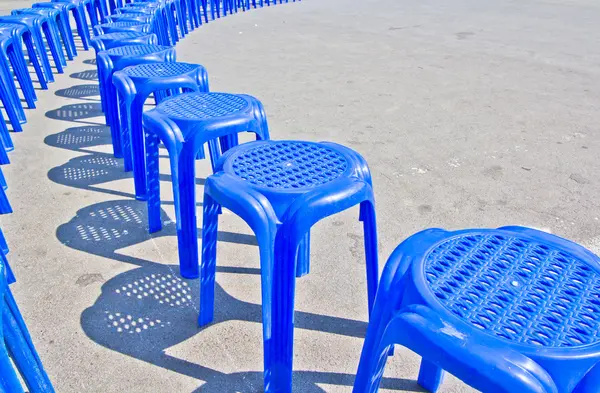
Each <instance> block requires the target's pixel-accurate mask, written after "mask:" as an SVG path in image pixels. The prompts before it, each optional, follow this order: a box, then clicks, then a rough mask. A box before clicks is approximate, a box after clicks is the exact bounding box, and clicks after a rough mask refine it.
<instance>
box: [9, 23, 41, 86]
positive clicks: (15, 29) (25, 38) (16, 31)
mask: <svg viewBox="0 0 600 393" xmlns="http://www.w3.org/2000/svg"><path fill="white" fill-rule="evenodd" d="M0 34H4V35H10V36H12V37H13V40H15V41H16V42H17V46H18V47H20V48H22V47H23V43H24V44H25V47H26V49H27V55H28V56H29V62H30V63H31V64H32V65H33V68H34V70H35V73H36V75H37V77H38V80H39V83H40V86H41V87H42V89H44V90H47V89H48V84H47V82H48V80H47V79H46V76H45V75H44V71H43V70H42V66H41V64H40V60H39V59H38V53H37V52H36V51H37V48H36V47H35V46H34V44H33V36H32V33H31V30H29V28H28V27H27V26H26V25H23V24H18V23H0Z"/></svg>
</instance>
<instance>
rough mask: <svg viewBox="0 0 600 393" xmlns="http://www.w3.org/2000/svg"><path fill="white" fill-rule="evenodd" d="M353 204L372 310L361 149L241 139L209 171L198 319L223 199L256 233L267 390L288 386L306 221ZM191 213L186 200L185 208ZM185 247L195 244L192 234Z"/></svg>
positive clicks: (373, 247)
mask: <svg viewBox="0 0 600 393" xmlns="http://www.w3.org/2000/svg"><path fill="white" fill-rule="evenodd" d="M356 205H359V206H360V215H359V219H360V220H361V221H363V223H364V236H365V239H364V243H365V253H366V272H367V273H366V276H367V292H368V299H369V310H371V308H372V305H373V302H374V300H375V292H376V290H377V278H378V265H377V228H376V219H375V200H374V197H373V187H372V184H371V175H370V172H369V168H368V167H367V163H366V162H365V160H364V159H363V158H362V157H361V156H360V155H359V154H358V153H356V152H354V151H352V150H350V149H349V148H346V147H344V146H341V145H338V144H334V143H326V142H321V143H314V142H301V141H260V142H251V143H245V144H243V145H240V146H237V147H235V148H232V149H231V150H229V151H228V152H227V153H225V154H224V155H223V157H222V158H221V159H220V160H219V162H218V164H217V167H216V168H215V174H214V175H213V176H209V177H208V178H207V179H206V183H205V185H204V202H203V210H204V218H203V222H202V262H201V264H200V316H199V319H198V322H199V324H200V326H203V325H206V324H208V323H210V322H212V320H213V314H214V290H215V268H216V257H217V253H216V251H217V229H218V214H219V213H220V209H221V206H222V207H225V208H227V209H229V210H231V211H232V212H233V213H235V214H236V215H238V216H240V217H241V218H242V219H243V220H244V221H245V222H246V223H247V224H248V225H249V226H250V228H252V231H253V232H254V234H255V235H256V240H257V241H258V247H259V253H260V269H261V277H262V280H261V282H262V284H261V286H262V322H263V336H264V354H265V356H264V377H265V392H267V393H275V392H277V393H284V392H287V393H289V392H291V391H292V358H293V342H294V297H295V293H294V292H295V282H296V277H297V276H302V275H304V274H306V273H308V270H309V255H310V252H309V244H310V236H309V235H310V229H311V227H312V226H313V225H314V224H316V223H317V222H318V221H320V220H322V219H323V218H325V217H328V216H331V215H333V214H336V213H339V212H341V211H343V210H346V209H348V208H350V207H352V206H356ZM190 206H191V205H190ZM193 213H194V210H192V209H189V208H187V207H186V211H185V215H186V216H191V215H193ZM182 215H183V214H182ZM193 243H194V244H196V242H195V241H194V242H193ZM186 247H187V248H188V249H193V248H192V247H193V244H191V239H190V243H188V244H186ZM179 250H180V253H181V250H182V248H181V244H180V248H179Z"/></svg>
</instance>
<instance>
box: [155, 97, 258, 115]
mask: <svg viewBox="0 0 600 393" xmlns="http://www.w3.org/2000/svg"><path fill="white" fill-rule="evenodd" d="M247 106H248V102H247V101H246V100H245V99H243V98H242V97H239V96H236V95H234V94H225V93H192V94H181V95H178V96H175V97H173V98H171V99H168V100H166V101H164V102H162V103H161V104H160V105H158V107H157V109H159V110H160V111H161V112H163V113H165V114H166V115H169V116H172V117H176V118H180V119H188V120H205V119H210V118H212V117H221V116H226V115H231V114H233V113H236V112H239V111H241V110H243V109H246V107H247Z"/></svg>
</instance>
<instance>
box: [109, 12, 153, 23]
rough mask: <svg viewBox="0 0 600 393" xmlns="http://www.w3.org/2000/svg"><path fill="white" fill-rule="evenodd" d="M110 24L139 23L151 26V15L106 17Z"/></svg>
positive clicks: (132, 14)
mask: <svg viewBox="0 0 600 393" xmlns="http://www.w3.org/2000/svg"><path fill="white" fill-rule="evenodd" d="M108 21H109V23H110V22H140V23H146V24H152V23H153V18H152V16H151V15H148V14H143V13H131V14H116V15H111V16H109V17H108Z"/></svg>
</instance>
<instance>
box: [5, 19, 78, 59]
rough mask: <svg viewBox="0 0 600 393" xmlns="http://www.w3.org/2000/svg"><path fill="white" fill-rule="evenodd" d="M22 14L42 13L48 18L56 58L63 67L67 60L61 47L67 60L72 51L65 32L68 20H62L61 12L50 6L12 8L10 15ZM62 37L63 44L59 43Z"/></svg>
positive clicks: (70, 56)
mask: <svg viewBox="0 0 600 393" xmlns="http://www.w3.org/2000/svg"><path fill="white" fill-rule="evenodd" d="M22 14H33V15H42V16H44V17H46V18H48V22H49V23H48V25H49V26H50V31H51V32H52V34H53V39H54V42H56V45H57V54H58V59H59V60H60V62H61V64H62V65H63V67H65V66H66V65H67V60H65V53H64V52H63V48H64V49H65V51H66V53H67V58H68V59H69V60H73V53H72V51H71V44H70V42H69V37H68V34H67V32H66V29H67V28H68V29H70V28H71V27H70V26H67V25H68V22H69V21H68V20H65V21H63V19H62V18H61V12H60V11H59V10H55V9H52V8H20V9H16V10H12V12H11V15H22ZM61 39H62V42H63V45H61V44H60V41H61Z"/></svg>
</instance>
